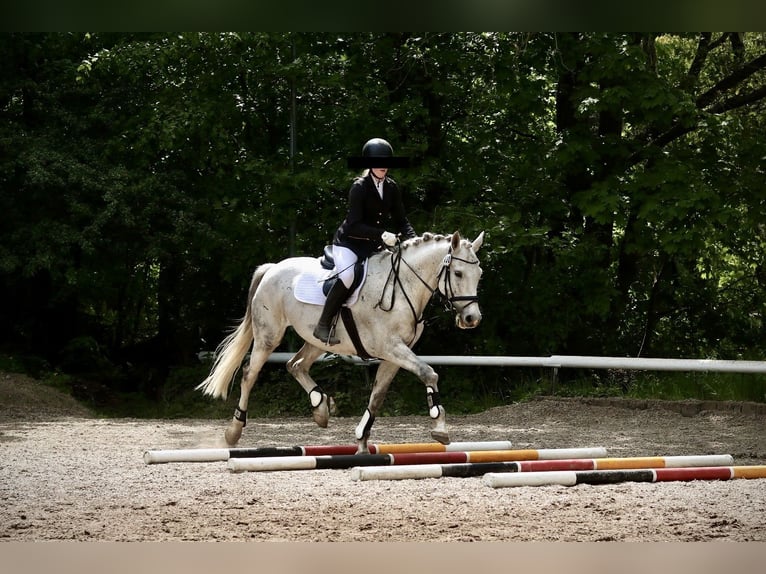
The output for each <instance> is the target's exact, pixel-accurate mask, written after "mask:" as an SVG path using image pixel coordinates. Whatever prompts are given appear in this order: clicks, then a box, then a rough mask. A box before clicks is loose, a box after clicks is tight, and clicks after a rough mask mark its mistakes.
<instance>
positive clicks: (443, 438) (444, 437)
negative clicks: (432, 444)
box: [431, 430, 449, 444]
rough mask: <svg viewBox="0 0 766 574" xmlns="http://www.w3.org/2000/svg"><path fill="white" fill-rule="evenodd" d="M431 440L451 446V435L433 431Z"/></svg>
mask: <svg viewBox="0 0 766 574" xmlns="http://www.w3.org/2000/svg"><path fill="white" fill-rule="evenodd" d="M431 438H432V439H434V440H435V441H438V442H440V443H442V444H449V434H447V433H446V432H444V431H436V430H433V431H431Z"/></svg>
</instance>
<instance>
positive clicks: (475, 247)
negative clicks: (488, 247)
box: [471, 231, 484, 251]
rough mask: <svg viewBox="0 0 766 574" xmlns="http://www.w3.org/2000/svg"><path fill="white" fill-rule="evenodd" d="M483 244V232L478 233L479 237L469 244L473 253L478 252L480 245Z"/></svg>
mask: <svg viewBox="0 0 766 574" xmlns="http://www.w3.org/2000/svg"><path fill="white" fill-rule="evenodd" d="M482 243H484V232H483V231H482V232H481V233H479V236H478V237H477V238H476V239H474V240H473V243H472V244H471V247H473V250H474V251H478V250H479V248H480V247H481V244H482Z"/></svg>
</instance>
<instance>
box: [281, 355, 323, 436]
mask: <svg viewBox="0 0 766 574" xmlns="http://www.w3.org/2000/svg"><path fill="white" fill-rule="evenodd" d="M323 352H324V351H322V349H319V348H318V347H315V346H314V345H311V344H309V343H306V344H304V345H303V347H301V349H300V350H299V351H298V352H297V353H295V355H293V356H292V357H291V358H290V360H288V361H287V363H286V364H285V367H286V368H287V372H288V373H290V374H291V375H292V376H293V377H294V378H295V380H296V381H298V382H299V383H300V385H301V386H302V387H303V389H304V390H305V391H306V392H307V393H308V395H309V401H311V416H312V418H313V419H314V422H315V423H316V424H317V425H318V426H320V427H321V428H326V427H327V425H328V423H329V421H330V414H332V411H333V410H334V408H335V404H334V402H333V400H332V397H330V396H329V395H327V394H326V393H325V392H324V391H323V390H322V387H320V386H319V385H317V384H316V382H314V379H312V378H311V375H309V369H310V368H311V366H312V365H313V364H314V362H315V361H316V360H317V359H318V358H319V357H320V355H321V354H322V353H323Z"/></svg>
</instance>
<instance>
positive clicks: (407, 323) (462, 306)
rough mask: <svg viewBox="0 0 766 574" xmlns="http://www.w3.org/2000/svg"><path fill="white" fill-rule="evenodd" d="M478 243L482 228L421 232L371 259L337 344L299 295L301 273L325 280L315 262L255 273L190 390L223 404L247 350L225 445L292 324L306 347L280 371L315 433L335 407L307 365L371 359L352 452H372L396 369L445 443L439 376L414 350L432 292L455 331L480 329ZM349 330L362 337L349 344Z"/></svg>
mask: <svg viewBox="0 0 766 574" xmlns="http://www.w3.org/2000/svg"><path fill="white" fill-rule="evenodd" d="M483 241H484V232H483V231H482V232H481V233H480V234H479V236H478V237H477V238H476V239H474V240H473V241H470V240H467V239H463V238H461V237H460V233H459V232H457V231H456V232H455V233H453V234H451V235H440V234H433V233H425V234H423V235H422V236H420V237H415V238H411V239H407V240H404V241H401V242H399V243H398V244H397V245H396V246H395V247H394V248H393V249H390V250H389V249H384V250H381V251H378V252H376V253H374V254H373V255H371V256H370V257H369V258H368V260H367V262H366V272H365V273H364V280H363V283H362V285H361V287H359V290H358V293H357V294H356V299H355V301H354V303H353V305H352V306H351V307H348V309H350V310H351V311H352V314H353V321H352V325H353V326H355V328H354V327H353V326H352V328H348V327H347V325H346V324H345V322H344V321H337V323H336V325H335V335H336V337H337V338H338V339H340V343H339V344H337V345H333V346H332V347H330V346H328V345H326V344H325V343H324V342H322V341H320V340H318V339H316V338H315V337H314V336H313V334H312V333H313V329H314V326H315V325H316V322H317V321H318V319H319V315H320V312H321V310H322V306H321V302H318V303H317V304H310V303H305V302H302V301H299V300H298V298H297V297H296V293H295V290H296V286H297V284H298V279H299V277H305V274H307V273H309V274H311V273H313V274H314V276H316V275H319V274H321V265H320V259H321V258H311V257H291V258H288V259H284V260H282V261H280V262H278V263H264V264H262V265H260V266H259V267H257V268H256V270H255V271H254V273H253V276H252V280H251V282H250V289H249V292H248V299H247V307H246V311H245V315H244V317H243V319H242V321H241V322H240V323H239V326H238V327H236V329H234V330H233V331H232V332H231V333H230V334H229V335H228V336H227V337H225V338H224V339H223V341H221V343H220V344H219V345H218V347H217V349H216V351H215V354H214V360H213V365H212V368H211V370H210V374H209V375H208V377H207V378H206V379H205V380H204V381H202V382H201V383H200V384H199V385H197V387H196V390H201V391H202V392H203V394H205V395H209V396H211V397H213V398H218V397H220V398H223V399H226V397H227V395H228V391H229V385H230V383H231V382H232V379H233V377H234V375H235V373H236V372H237V370H238V369H239V368H240V366H241V364H242V360H243V358H244V357H245V355H246V354H247V352H248V350H250V351H251V352H250V360H249V364H247V365H246V366H244V367H243V369H242V381H241V384H240V397H239V403H238V404H237V407H236V409H235V411H234V416H233V418H232V419H231V422H230V423H229V425H228V427H227V428H226V431H225V433H224V437H225V439H226V442H227V443H228V444H229V445H230V446H234V445H236V444H237V442H238V441H239V439H240V438H241V436H242V429H243V428H244V427H245V425H246V424H247V408H248V401H249V396H250V392H251V390H252V389H253V386H254V385H255V382H256V380H257V378H258V373H259V372H260V370H261V368H262V367H263V365H264V363H265V362H266V360H267V359H268V357H269V355H271V353H272V352H273V351H274V350H275V349H276V348H277V347H278V346H279V344H280V343H281V341H282V338H283V336H284V334H285V331H286V329H287V327H288V326H291V327H292V328H293V330H294V331H295V332H296V333H297V334H298V335H299V336H300V337H301V338H302V339H303V341H304V345H303V346H302V347H301V349H300V350H299V351H298V352H297V353H296V354H295V355H293V356H292V357H291V358H290V359H289V360H288V361H287V363H286V368H287V371H288V372H289V373H290V374H291V375H292V376H293V377H294V378H295V379H296V380H297V381H298V382H299V383H300V385H301V386H302V387H303V389H304V390H305V391H306V393H307V394H308V398H309V401H310V403H311V408H312V418H313V419H314V422H315V423H316V424H317V425H318V426H319V427H322V428H325V427H327V425H328V422H329V417H330V414H331V410H332V408H331V407H334V404H333V403H332V399H331V398H330V397H329V396H328V395H327V394H326V393H325V391H324V390H323V389H322V388H321V387H320V386H319V385H318V384H317V383H316V382H315V381H314V380H313V379H312V378H311V376H310V375H309V369H310V368H311V366H312V365H313V363H314V362H315V361H316V360H317V359H318V358H319V357H320V356H321V355H322V354H323V353H325V352H330V353H335V354H338V355H353V356H361V357H362V358H366V359H368V358H377V359H379V360H380V362H379V364H378V367H377V371H376V375H375V380H374V383H373V387H372V391H371V393H370V397H369V401H368V405H367V408H366V409H365V412H364V414H363V415H362V418H361V420H360V422H359V424H358V425H357V427H356V429H355V433H354V436H355V438H356V444H357V454H367V453H369V448H368V444H367V443H368V439H369V437H370V431H371V429H372V425H373V422H374V421H375V416H376V414H377V413H378V412H379V411H380V408H381V406H382V404H383V401H384V399H385V396H386V393H387V391H388V388H389V386H390V384H391V381H392V380H393V378H394V376H395V375H396V373H397V372H398V371H399V369H400V368H401V369H405V370H407V371H409V372H411V373H413V374H414V375H415V376H417V377H418V378H419V379H420V380H421V381H422V382H423V384H424V385H425V388H426V399H427V405H428V414H429V416H430V419H431V437H432V438H433V439H434V440H436V441H438V442H440V443H442V444H449V442H450V439H449V433H448V432H447V425H446V414H445V410H444V407H443V406H442V404H441V401H440V398H439V386H438V380H439V376H438V375H437V373H436V372H435V371H434V369H433V368H432V367H431V366H430V365H428V364H427V363H426V362H425V361H423V360H422V359H420V358H419V357H418V356H417V355H416V354H415V353H414V352H413V350H412V346H413V345H414V344H415V343H416V342H417V341H418V339H420V337H421V335H422V334H423V330H424V321H423V311H424V310H425V308H426V306H427V304H428V303H429V301H430V300H431V299H432V297H433V296H434V295H435V294H436V293H437V292H438V293H439V294H440V295H441V296H442V297H443V298H444V299H445V305H446V306H447V308H448V309H449V310H450V311H451V312H454V313H455V324H456V326H457V327H458V328H460V329H473V328H475V327H477V326H478V325H479V323H480V322H481V319H482V315H481V310H480V308H479V304H478V295H477V290H478V285H479V279H480V278H481V274H482V269H481V266H480V263H479V259H478V257H477V256H476V253H477V252H478V251H479V248H480V247H481V245H482V243H483ZM314 282H315V283H316V282H317V281H314ZM351 299H354V295H352V296H351V297H350V298H349V301H350V300H351ZM349 304H350V302H347V303H346V305H349ZM354 331H356V333H358V335H357V337H355V338H354V337H353V335H354V334H355V333H354ZM350 333H351V334H350ZM251 344H252V349H251ZM360 348H361V349H362V350H361V351H360Z"/></svg>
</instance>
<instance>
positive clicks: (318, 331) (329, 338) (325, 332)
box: [312, 325, 340, 346]
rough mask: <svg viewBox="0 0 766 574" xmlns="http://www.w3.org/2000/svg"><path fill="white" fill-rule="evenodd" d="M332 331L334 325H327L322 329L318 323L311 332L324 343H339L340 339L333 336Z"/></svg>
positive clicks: (331, 344)
mask: <svg viewBox="0 0 766 574" xmlns="http://www.w3.org/2000/svg"><path fill="white" fill-rule="evenodd" d="M333 331H335V328H334V327H327V328H326V329H322V327H321V326H320V325H317V326H316V327H315V328H314V332H313V333H312V334H313V335H314V337H316V338H317V339H319V340H320V341H322V342H323V343H324V344H325V345H330V346H333V345H337V344H339V343H340V339H337V338H333V334H334V333H333Z"/></svg>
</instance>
